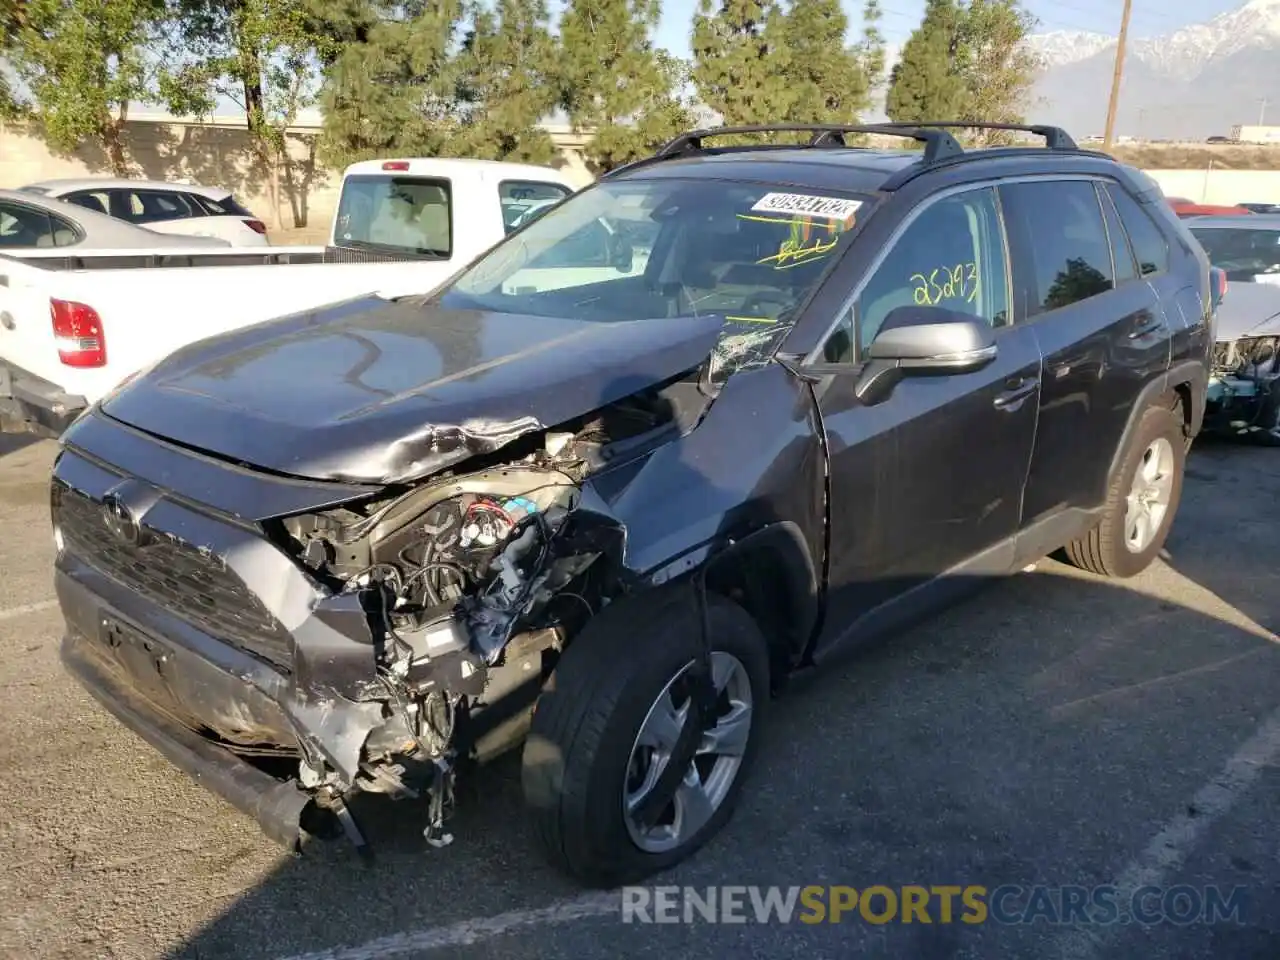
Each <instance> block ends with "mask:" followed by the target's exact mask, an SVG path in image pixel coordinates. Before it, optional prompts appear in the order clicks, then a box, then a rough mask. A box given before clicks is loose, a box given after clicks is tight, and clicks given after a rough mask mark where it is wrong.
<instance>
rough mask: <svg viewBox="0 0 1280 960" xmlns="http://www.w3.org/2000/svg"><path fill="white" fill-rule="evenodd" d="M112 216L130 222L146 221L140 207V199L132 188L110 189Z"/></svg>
mask: <svg viewBox="0 0 1280 960" xmlns="http://www.w3.org/2000/svg"><path fill="white" fill-rule="evenodd" d="M111 201H112V203H111V210H112V216H118V217H120V218H122V219H124V220H128V221H129V222H130V223H146V222H147V218H146V214H145V213H144V211H143V208H142V199H141V198H140V197H139V196H138V195H137V194H136V193H134V191H132V190H112V191H111Z"/></svg>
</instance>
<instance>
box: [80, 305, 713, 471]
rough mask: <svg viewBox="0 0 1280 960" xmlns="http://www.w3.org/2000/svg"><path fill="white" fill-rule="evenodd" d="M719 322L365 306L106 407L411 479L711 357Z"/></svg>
mask: <svg viewBox="0 0 1280 960" xmlns="http://www.w3.org/2000/svg"><path fill="white" fill-rule="evenodd" d="M722 326H723V318H721V317H718V316H702V317H696V318H695V317H679V318H669V319H668V318H661V319H653V320H637V321H626V322H612V323H609V322H606V323H601V322H589V321H581V320H566V319H559V318H550V317H536V316H520V315H513V314H500V313H487V312H483V311H473V310H448V309H444V308H441V307H437V306H432V305H430V304H427V305H423V304H422V303H421V301H404V302H393V301H386V300H382V299H380V298H377V297H362V298H359V299H356V300H352V301H349V302H345V303H339V304H334V305H332V306H328V307H324V308H322V309H320V310H317V311H312V312H308V313H302V314H298V315H295V316H291V317H284V318H282V319H279V320H273V321H269V322H267V323H263V324H256V325H254V326H251V327H246V328H243V329H240V330H235V331H232V332H230V333H227V334H223V335H220V336H217V337H213V338H210V339H207V340H202V341H199V342H197V343H193V344H190V345H189V346H186V347H183V348H182V349H181V350H178V351H177V352H175V353H173V354H171V355H170V356H169V357H167V358H166V359H165V360H163V361H162V362H161V363H160V364H158V365H157V366H155V367H153V368H152V369H151V370H149V371H147V372H146V373H144V374H141V375H140V376H138V377H137V378H136V379H134V380H133V381H132V382H130V383H129V384H128V385H127V386H125V387H124V388H123V389H122V390H120V391H118V392H117V393H116V394H114V395H113V396H110V397H109V398H108V399H107V400H106V401H105V402H104V404H103V408H102V409H103V411H104V412H105V413H106V414H107V415H109V416H111V417H113V418H115V419H117V420H120V421H123V422H125V423H128V424H130V425H132V426H135V427H137V428H139V429H141V430H144V431H146V432H148V433H152V434H155V435H156V436H159V437H163V438H167V439H169V440H173V441H175V442H177V443H181V444H184V445H187V446H190V447H194V448H197V449H200V450H206V451H209V452H211V453H214V454H217V455H219V456H222V457H226V458H230V459H234V460H239V461H241V462H244V463H246V464H250V465H252V466H256V467H260V468H263V469H267V470H272V471H276V472H279V473H284V474H289V475H292V476H298V477H308V478H314V479H321V480H343V481H350V482H364V483H400V482H406V481H409V480H413V479H417V478H420V477H423V476H426V475H428V474H431V473H434V472H436V471H438V470H442V469H444V468H445V467H448V466H450V465H451V464H454V463H457V462H460V461H462V460H465V459H467V458H468V457H472V456H475V455H478V454H484V453H489V452H492V451H494V450H496V449H498V448H499V447H501V446H503V445H505V444H507V443H510V442H511V441H512V440H515V439H516V438H517V437H519V436H521V435H523V434H526V433H530V432H532V431H535V430H539V429H543V428H548V427H554V426H556V425H557V424H559V423H561V422H563V421H565V420H569V419H572V418H573V417H577V416H581V415H583V414H586V413H589V412H591V411H592V410H594V409H596V408H598V407H601V406H604V405H606V404H608V403H612V402H614V401H616V400H620V399H622V398H623V397H626V396H628V395H629V394H632V393H635V392H636V391H638V390H642V389H644V388H646V387H649V386H652V385H653V384H655V383H658V382H660V381H662V380H665V379H667V378H668V377H671V376H674V375H676V374H678V373H680V372H681V371H683V370H688V369H690V368H692V367H694V366H696V365H697V364H699V363H700V362H702V361H703V360H704V359H706V357H707V355H708V354H709V353H710V352H711V350H712V349H713V347H714V346H715V344H716V341H717V339H718V337H719V335H720V332H721V329H722Z"/></svg>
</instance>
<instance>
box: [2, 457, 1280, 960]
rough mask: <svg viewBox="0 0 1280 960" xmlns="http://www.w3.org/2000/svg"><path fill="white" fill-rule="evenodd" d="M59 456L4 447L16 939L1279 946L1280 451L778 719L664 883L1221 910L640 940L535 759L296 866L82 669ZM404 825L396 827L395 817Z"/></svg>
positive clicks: (573, 945)
mask: <svg viewBox="0 0 1280 960" xmlns="http://www.w3.org/2000/svg"><path fill="white" fill-rule="evenodd" d="M53 452H54V447H53V444H51V443H48V442H35V443H32V442H25V441H16V440H15V438H0V571H2V572H3V575H2V576H0V665H2V666H0V689H2V690H3V696H0V796H3V797H4V798H5V800H6V803H7V804H8V805H9V809H8V810H7V811H6V812H5V815H4V816H2V817H0V904H3V907H0V955H4V956H13V957H18V956H21V957H25V958H55V957H56V958H77V960H79V958H90V957H111V958H135V957H137V958H142V957H167V958H168V957H171V958H193V960H194V958H199V960H212V958H228V960H285V958H289V960H300V958H306V960H382V958H390V957H396V958H412V957H430V958H435V957H449V958H458V960H472V958H513V960H514V958H532V957H536V958H538V960H556V958H575V960H577V958H584V957H613V956H628V957H631V956H634V957H667V956H670V955H672V954H673V953H682V954H684V955H686V956H700V957H709V958H721V957H723V958H734V960H738V958H745V957H781V958H785V957H804V958H808V960H815V958H826V957H832V958H835V957H839V958H841V960H844V958H851V957H910V958H912V960H941V958H952V957H956V958H960V957H983V958H986V957H1014V958H1022V957H1028V958H1031V957H1034V958H1036V960H1049V958H1054V957H1064V958H1086V960H1087V958H1104V957H1105V958H1126V960H1127V958H1131V957H1139V956H1141V957H1143V958H1145V960H1166V958H1190V957H1205V956H1213V957H1215V958H1231V960H1263V958H1266V960H1274V958H1276V957H1277V956H1280V826H1278V824H1280V647H1278V646H1277V643H1278V642H1280V641H1278V639H1277V637H1276V635H1275V632H1274V631H1280V593H1278V591H1277V587H1278V586H1280V455H1278V454H1277V453H1276V452H1275V451H1268V450H1262V449H1246V448H1238V447H1230V446H1223V445H1216V444H1210V445H1205V446H1204V447H1203V448H1201V447H1198V448H1197V450H1196V451H1195V452H1193V454H1192V456H1191V459H1190V462H1189V467H1188V478H1187V483H1186V488H1185V492H1184V499H1183V504H1182V508H1181V511H1180V514H1179V517H1178V520H1177V523H1176V526H1175V528H1174V532H1173V535H1172V537H1171V539H1170V542H1169V546H1168V551H1167V556H1166V558H1165V560H1164V562H1161V563H1159V564H1157V566H1156V567H1155V568H1153V569H1152V570H1151V571H1149V572H1148V573H1147V574H1145V575H1143V576H1142V577H1140V578H1138V579H1137V580H1134V581H1131V582H1128V583H1124V584H1121V585H1115V584H1107V583H1103V582H1101V581H1098V580H1096V579H1092V578H1089V577H1086V576H1083V575H1080V574H1078V573H1076V572H1074V571H1072V570H1070V569H1068V568H1066V567H1063V566H1060V565H1058V564H1056V563H1053V562H1052V561H1047V562H1045V563H1043V564H1041V565H1039V567H1037V569H1036V570H1035V571H1033V572H1029V573H1024V574H1022V575H1020V576H1018V577H1016V578H1013V579H1011V580H1010V581H1009V582H1007V583H1004V584H1001V585H1000V586H997V587H995V588H993V589H991V590H988V591H986V592H984V593H983V594H981V595H980V596H978V597H976V598H975V599H973V600H971V601H969V602H968V603H966V604H965V605H963V606H962V607H959V608H957V609H955V610H953V611H951V612H949V613H947V614H945V615H944V616H942V617H941V618H939V619H937V620H935V621H933V622H931V623H929V624H927V625H925V626H922V627H920V628H917V629H916V630H914V631H912V632H911V633H910V634H908V635H905V636H902V637H900V638H898V639H897V640H896V641H895V642H893V643H892V644H886V645H884V646H882V647H878V648H876V649H872V650H867V651H865V652H863V653H862V654H861V655H860V656H859V657H857V658H856V659H853V660H851V661H849V662H848V663H847V664H845V665H843V666H842V667H840V668H839V669H838V670H837V671H836V672H834V673H830V674H827V675H824V676H822V677H817V678H813V679H811V680H806V681H805V682H802V683H800V684H798V685H797V686H796V687H795V689H794V690H792V691H791V692H790V694H789V695H788V696H787V697H785V698H784V699H782V700H779V701H777V702H776V703H775V704H774V707H773V717H772V723H771V724H770V729H769V733H768V742H767V744H766V750H765V752H764V754H763V756H762V762H761V763H760V765H759V766H758V767H757V768H756V770H755V775H754V778H753V780H752V782H751V785H750V788H749V790H748V792H747V794H746V796H745V797H744V802H743V805H742V807H741V808H740V809H739V811H738V815H737V816H736V818H735V819H734V821H733V822H732V823H731V824H730V826H729V828H728V829H727V830H726V832H725V833H724V834H722V835H721V836H720V837H719V838H718V839H717V840H716V841H714V842H713V843H712V844H711V845H710V846H708V847H707V848H706V849H705V850H704V851H703V852H702V853H701V854H700V855H699V856H698V857H696V858H695V859H694V860H693V861H691V862H689V863H687V864H685V865H684V866H682V867H681V868H679V869H677V870H676V871H674V873H673V874H672V875H670V876H669V877H663V878H660V879H659V880H657V881H656V882H657V883H662V884H688V885H694V886H697V887H706V886H708V885H712V884H735V885H780V886H783V887H789V886H804V885H810V884H821V885H833V884H838V885H849V886H852V887H855V888H859V889H865V888H866V887H867V886H869V885H873V884H881V885H886V886H889V887H900V886H902V885H904V884H922V885H924V886H933V885H940V884H954V885H957V886H968V885H982V886H985V887H987V888H988V889H989V890H991V889H995V888H998V887H1000V886H1002V885H1006V884H1015V885H1022V886H1024V887H1031V886H1033V885H1044V886H1047V887H1060V886H1062V885H1073V886H1080V887H1084V888H1091V887H1095V886H1097V885H1114V886H1116V887H1117V888H1118V889H1120V890H1121V891H1132V890H1134V889H1136V888H1140V887H1143V886H1151V887H1155V888H1161V889H1169V888H1171V887H1173V886H1175V885H1187V886H1188V887H1190V888H1191V889H1193V890H1198V891H1204V890H1205V888H1207V887H1210V886H1215V887H1217V888H1219V889H1220V890H1228V889H1232V888H1237V887H1239V888H1242V889H1243V890H1244V899H1243V901H1241V902H1242V904H1243V906H1242V908H1241V910H1240V913H1239V914H1237V915H1236V917H1235V919H1234V920H1228V921H1227V922H1224V923H1219V924H1212V925H1206V924H1191V925H1178V924H1174V923H1163V924H1157V925H1144V924H1135V923H1130V924H1123V923H1114V924H1097V923H1094V924H1082V923H1079V922H1075V923H1051V922H1046V921H1037V922H1035V923H1028V924H1009V923H1004V922H995V921H994V920H993V919H990V918H989V919H988V922H986V923H982V924H976V925H969V924H964V923H960V922H953V923H943V922H941V921H940V919H939V918H938V915H937V914H936V913H935V914H934V918H933V919H934V922H932V923H928V924H925V923H920V922H914V923H911V924H903V923H897V922H892V923H887V924H875V923H869V922H867V921H865V920H864V919H862V918H861V917H859V916H857V915H856V913H854V914H850V915H849V916H847V917H845V918H844V922H841V923H839V924H829V923H824V924H816V925H806V924H800V923H792V924H786V925H782V924H773V925H764V926H762V925H758V924H755V923H747V924H742V925H731V926H728V925H709V924H706V923H695V924H692V925H685V924H672V925H645V926H641V925H632V924H627V925H624V924H623V923H622V922H621V919H620V916H619V898H618V897H617V895H608V894H582V893H581V892H580V891H577V890H575V889H573V888H572V887H571V886H570V885H569V884H567V883H566V882H565V881H563V880H562V879H560V878H559V877H558V876H557V875H555V874H553V873H551V872H550V871H549V869H548V868H546V867H545V866H543V864H542V862H541V861H540V860H539V859H538V857H537V856H536V854H535V853H534V851H533V849H532V846H531V843H530V840H529V838H528V837H527V836H526V834H525V832H524V829H523V822H522V819H521V816H520V810H519V807H518V799H519V790H518V781H517V778H516V772H515V771H514V770H513V769H512V767H511V766H510V765H509V764H508V765H505V766H499V767H498V768H497V769H494V770H492V771H489V772H486V774H485V775H484V776H482V777H481V778H479V779H478V780H476V781H473V783H472V784H471V787H470V790H469V792H468V793H467V794H466V795H464V798H463V799H464V800H465V801H466V805H465V808H464V809H463V810H462V812H461V813H460V814H459V816H458V817H457V818H456V820H455V821H454V824H453V827H454V832H455V834H456V836H457V841H456V842H455V844H454V845H453V846H452V847H449V848H447V849H445V850H439V851H433V850H427V849H425V848H424V846H423V844H422V842H421V839H420V834H419V830H420V827H421V823H422V821H421V816H420V812H419V811H417V810H416V809H414V808H412V807H403V806H402V807H393V808H391V809H390V810H386V809H385V808H383V812H384V813H386V814H388V815H387V816H385V818H382V819H377V820H376V821H375V822H372V823H369V824H368V826H369V828H370V831H369V832H370V833H371V834H372V835H373V841H374V843H375V844H376V845H377V848H378V850H379V852H380V857H379V860H378V862H377V863H376V864H375V865H374V866H373V867H372V868H368V867H364V866H362V865H360V864H359V863H358V862H357V861H356V860H355V859H354V858H353V857H351V856H350V855H349V853H348V852H347V851H346V850H345V849H344V848H343V847H341V846H335V847H333V848H331V849H322V850H321V851H320V852H319V853H317V854H314V855H311V856H309V857H307V858H304V859H298V860H294V859H291V858H288V857H286V856H284V855H282V853H281V851H280V850H279V849H278V848H276V847H274V846H272V845H271V844H270V843H269V842H268V841H267V840H265V839H264V838H263V837H262V836H261V835H260V834H259V833H258V831H257V829H256V827H255V826H254V825H253V824H251V823H250V822H249V821H248V820H246V819H245V818H243V817H242V816H241V815H239V814H238V813H236V812H235V811H233V810H232V809H231V808H229V807H227V806H225V805H224V804H222V803H221V802H220V801H219V800H217V799H215V798H213V797H212V796H211V795H209V794H207V793H206V792H204V791H203V790H202V789H201V788H199V787H197V786H196V785H195V784H193V783H191V782H190V781H188V780H186V779H185V778H183V777H182V776H181V775H179V774H178V773H176V772H175V771H174V770H172V769H171V768H170V767H169V766H168V765H167V764H166V763H165V762H164V761H162V760H161V759H160V758H159V757H158V756H157V755H155V754H154V753H153V752H152V750H151V749H150V748H149V747H147V746H146V745H145V744H143V743H142V742H141V741H140V740H138V739H136V738H135V737H134V736H133V735H132V734H129V733H127V732H126V731H124V730H123V729H122V728H120V727H119V726H118V725H117V724H116V723H115V722H114V721H113V720H111V719H109V718H108V717H107V716H106V715H105V714H104V713H103V712H102V711H101V710H99V709H98V708H97V707H96V706H95V705H93V703H92V702H91V701H90V700H89V699H88V697H87V695H85V694H84V693H82V692H81V691H80V690H79V688H78V687H76V686H75V685H73V684H72V683H71V682H70V681H69V680H68V679H66V678H65V677H64V676H63V674H62V672H61V669H60V667H59V665H58V660H57V642H58V637H59V626H60V621H59V615H58V611H57V608H56V606H55V605H54V604H53V602H52V596H53V594H52V587H51V583H50V575H49V569H50V561H51V548H52V544H51V542H50V538H49V536H48V530H47V487H46V480H45V477H46V474H47V471H48V467H49V464H50V462H51V459H52V456H53ZM390 814H399V816H395V817H393V816H390Z"/></svg>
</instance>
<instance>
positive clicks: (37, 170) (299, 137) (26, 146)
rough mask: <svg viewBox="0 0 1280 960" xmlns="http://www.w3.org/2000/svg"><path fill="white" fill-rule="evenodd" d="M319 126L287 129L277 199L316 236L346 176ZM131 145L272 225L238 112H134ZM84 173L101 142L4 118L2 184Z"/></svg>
mask: <svg viewBox="0 0 1280 960" xmlns="http://www.w3.org/2000/svg"><path fill="white" fill-rule="evenodd" d="M316 132H317V131H316V130H315V129H314V128H300V129H299V130H297V131H295V132H294V133H292V134H291V135H290V136H289V150H290V155H291V156H292V158H293V160H294V177H293V181H292V183H286V182H284V181H283V180H282V182H281V202H280V208H281V209H280V214H281V221H282V222H283V224H284V227H285V230H286V232H287V233H293V232H295V228H298V227H302V226H304V225H306V227H307V230H306V233H307V234H308V235H314V236H311V237H310V238H311V239H318V238H319V237H320V236H322V235H323V234H324V233H325V231H326V229H327V227H328V225H329V222H330V220H331V219H332V217H333V212H334V208H335V207H336V206H337V201H338V184H339V181H340V180H341V171H331V170H325V169H324V168H323V167H322V166H321V165H320V164H319V163H318V162H317V160H316V158H315V149H314V147H315V137H316ZM551 135H552V139H553V140H555V141H556V145H557V147H559V150H560V157H559V160H558V162H557V163H556V166H558V167H560V168H562V169H565V170H567V171H568V173H569V175H570V176H572V177H573V178H574V179H575V180H577V181H578V182H580V183H582V184H586V183H588V182H590V180H591V179H592V177H591V173H590V171H589V170H588V169H587V167H586V165H585V163H584V162H583V159H582V154H581V152H580V149H579V148H580V147H581V143H582V141H581V138H580V137H576V136H575V135H574V134H573V133H572V132H571V131H570V130H568V129H556V130H553V131H552V132H551ZM126 149H127V152H128V155H129V159H130V161H131V164H132V167H133V170H132V173H133V175H134V176H137V177H141V178H145V179H149V180H190V181H192V182H194V183H201V184H204V185H206V186H217V187H225V188H227V189H229V190H232V191H234V192H235V194H236V196H237V197H238V198H239V199H240V200H241V202H243V203H244V204H245V205H246V206H247V207H249V209H251V210H253V211H254V212H255V213H257V214H258V215H259V216H260V217H262V218H263V219H264V220H266V221H267V223H268V226H270V227H271V228H272V230H273V232H274V231H275V229H276V222H275V219H274V218H273V217H272V212H271V201H270V198H269V197H270V194H269V190H268V186H267V185H268V182H269V181H268V178H267V174H266V171H265V170H263V169H261V168H260V166H259V165H258V164H257V163H256V162H255V160H254V158H253V154H252V151H251V150H250V147H249V138H248V136H247V134H246V133H245V131H244V129H243V125H242V124H240V123H237V122H236V121H235V120H233V119H224V120H219V119H215V120H214V121H212V122H210V123H203V124H197V123H172V122H158V121H152V120H133V121H130V123H129V124H128V127H127V130H126ZM86 176H111V169H110V166H109V164H108V163H107V159H106V156H105V155H104V154H103V152H102V151H101V150H100V149H99V148H97V147H96V146H93V145H91V144H87V145H84V146H82V147H81V148H80V149H79V150H77V151H76V152H75V153H74V154H73V155H72V156H69V157H61V156H54V155H53V154H52V153H51V152H50V151H49V149H48V147H47V146H46V145H45V143H44V141H43V140H41V139H40V138H39V137H38V136H35V135H33V133H32V132H31V131H30V130H28V129H24V128H21V127H5V126H3V125H0V188H6V189H12V188H14V187H20V186H22V185H23V184H27V183H32V182H34V181H37V180H51V179H55V178H60V177H86ZM290 239H298V238H297V237H291V238H290Z"/></svg>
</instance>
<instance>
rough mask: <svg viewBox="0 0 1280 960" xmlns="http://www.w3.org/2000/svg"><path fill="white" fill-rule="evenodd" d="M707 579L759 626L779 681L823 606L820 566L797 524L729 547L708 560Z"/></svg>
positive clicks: (760, 533)
mask: <svg viewBox="0 0 1280 960" xmlns="http://www.w3.org/2000/svg"><path fill="white" fill-rule="evenodd" d="M704 582H705V583H706V586H707V589H708V590H711V591H713V592H715V593H718V594H720V595H722V596H724V597H727V598H728V599H730V600H732V601H733V602H735V603H737V604H738V605H739V606H741V607H742V608H743V609H744V610H746V611H747V613H749V614H750V615H751V617H752V618H753V619H754V620H755V621H756V623H757V624H758V625H759V626H760V631H761V632H762V633H763V634H764V635H765V638H766V640H767V641H768V642H769V654H770V656H769V661H770V669H771V672H772V674H773V677H774V679H775V682H776V681H777V680H779V679H780V678H781V677H782V676H783V675H785V674H786V673H787V672H789V671H790V670H791V668H792V667H793V666H795V664H796V662H797V660H798V659H799V657H800V656H801V654H802V653H803V652H804V650H805V648H806V647H807V645H808V642H809V639H810V637H811V636H812V634H813V631H814V628H815V627H816V626H817V624H818V617H819V613H820V609H821V602H820V596H819V581H818V572H817V568H816V566H815V564H814V560H813V556H812V555H811V553H810V551H809V547H808V545H807V544H806V542H805V539H804V535H803V533H802V532H801V530H800V527H799V526H798V525H797V524H795V523H793V522H791V521H785V520H784V521H778V522H777V523H772V524H770V525H768V526H766V527H763V528H761V529H759V530H757V531H755V532H754V533H751V534H749V535H748V536H746V537H744V538H742V539H741V540H737V541H733V542H732V543H729V544H727V545H725V546H724V547H723V548H722V549H721V550H719V551H717V552H715V553H714V554H713V555H712V556H710V557H709V558H708V560H707V561H706V563H705V564H704Z"/></svg>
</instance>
